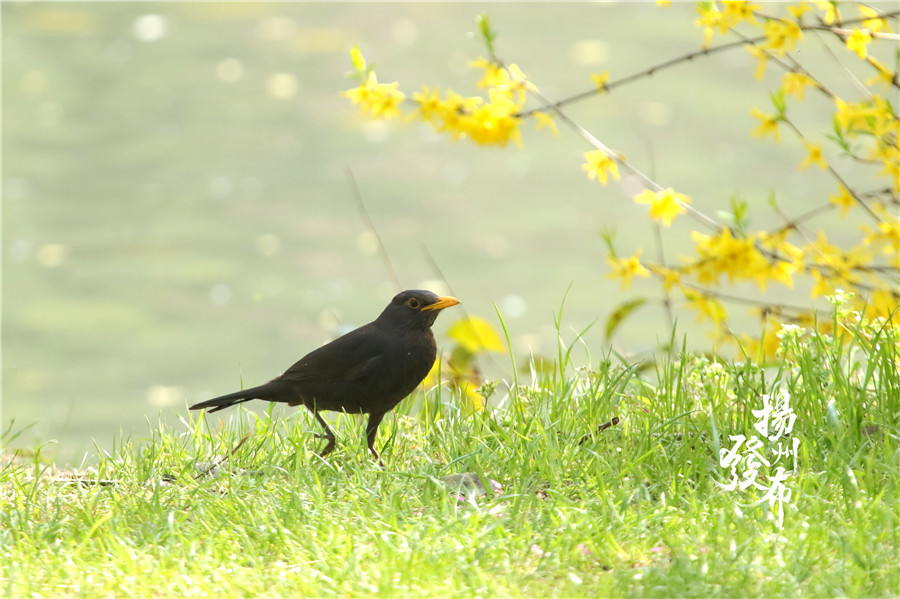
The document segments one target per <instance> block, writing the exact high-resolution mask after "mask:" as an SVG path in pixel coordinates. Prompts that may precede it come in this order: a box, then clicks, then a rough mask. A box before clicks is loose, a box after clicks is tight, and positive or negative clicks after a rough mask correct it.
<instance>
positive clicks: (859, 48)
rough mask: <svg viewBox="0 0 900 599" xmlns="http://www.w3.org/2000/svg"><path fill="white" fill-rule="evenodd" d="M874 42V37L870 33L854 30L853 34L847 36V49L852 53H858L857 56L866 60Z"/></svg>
mask: <svg viewBox="0 0 900 599" xmlns="http://www.w3.org/2000/svg"><path fill="white" fill-rule="evenodd" d="M871 41H872V36H871V35H870V34H869V32H868V31H863V30H862V29H854V30H853V33H851V34H850V35H848V36H847V49H848V50H850V51H851V52H856V55H857V56H859V57H860V58H862V59H865V58H866V56H868V55H869V48H868V46H869V42H871Z"/></svg>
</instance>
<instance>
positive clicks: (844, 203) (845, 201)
mask: <svg viewBox="0 0 900 599" xmlns="http://www.w3.org/2000/svg"><path fill="white" fill-rule="evenodd" d="M828 201H829V202H831V203H832V204H834V205H835V206H837V207H838V208H840V209H841V218H844V217H845V216H847V211H848V210H850V208H851V207H852V206H853V204H855V203H856V200H854V199H853V196H852V195H850V192H849V191H848V190H847V188H846V187H844V186H843V185H841V186H840V192H839V193H838V194H837V195H833V196H828Z"/></svg>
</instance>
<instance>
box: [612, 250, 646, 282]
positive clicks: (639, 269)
mask: <svg viewBox="0 0 900 599" xmlns="http://www.w3.org/2000/svg"><path fill="white" fill-rule="evenodd" d="M640 255H641V252H640V251H638V252H637V253H636V254H635V255H634V256H631V257H630V258H619V257H617V256H612V255H609V256H607V257H606V263H607V264H609V266H610V268H612V272H610V273H609V274H608V275H606V278H607V279H622V289H625V288H627V287H628V286H629V285H631V279H633V278H634V277H635V276H638V277H649V276H650V271H649V270H647V269H646V268H644V267H643V266H642V265H641V261H640V259H639V258H638V256H640Z"/></svg>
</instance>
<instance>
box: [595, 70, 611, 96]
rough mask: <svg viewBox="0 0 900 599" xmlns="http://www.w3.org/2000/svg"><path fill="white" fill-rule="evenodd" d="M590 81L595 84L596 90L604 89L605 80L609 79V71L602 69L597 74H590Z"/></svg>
mask: <svg viewBox="0 0 900 599" xmlns="http://www.w3.org/2000/svg"><path fill="white" fill-rule="evenodd" d="M591 81H593V82H594V85H596V86H597V91H601V92H602V91H604V90H605V89H606V82H607V81H609V71H603V72H602V73H600V74H599V75H598V74H593V75H591Z"/></svg>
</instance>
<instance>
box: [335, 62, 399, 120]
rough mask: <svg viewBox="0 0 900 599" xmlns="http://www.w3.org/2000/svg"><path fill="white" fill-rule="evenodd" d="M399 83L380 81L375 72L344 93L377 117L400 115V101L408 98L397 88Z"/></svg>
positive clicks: (362, 108) (365, 110) (363, 109)
mask: <svg viewBox="0 0 900 599" xmlns="http://www.w3.org/2000/svg"><path fill="white" fill-rule="evenodd" d="M397 85H398V83H397V82H396V81H395V82H394V83H378V80H377V79H376V78H375V73H369V76H368V77H367V78H366V80H365V81H364V82H363V83H361V84H360V85H359V86H358V87H354V88H353V89H348V90H347V91H345V92H343V95H344V96H346V97H347V98H350V101H351V102H353V103H354V104H358V105H359V109H360V110H361V111H362V112H369V113H371V115H372V116H373V117H375V118H391V117H394V116H400V103H401V102H403V100H404V99H406V96H405V95H404V94H403V92H401V91H399V90H398V89H397Z"/></svg>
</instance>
